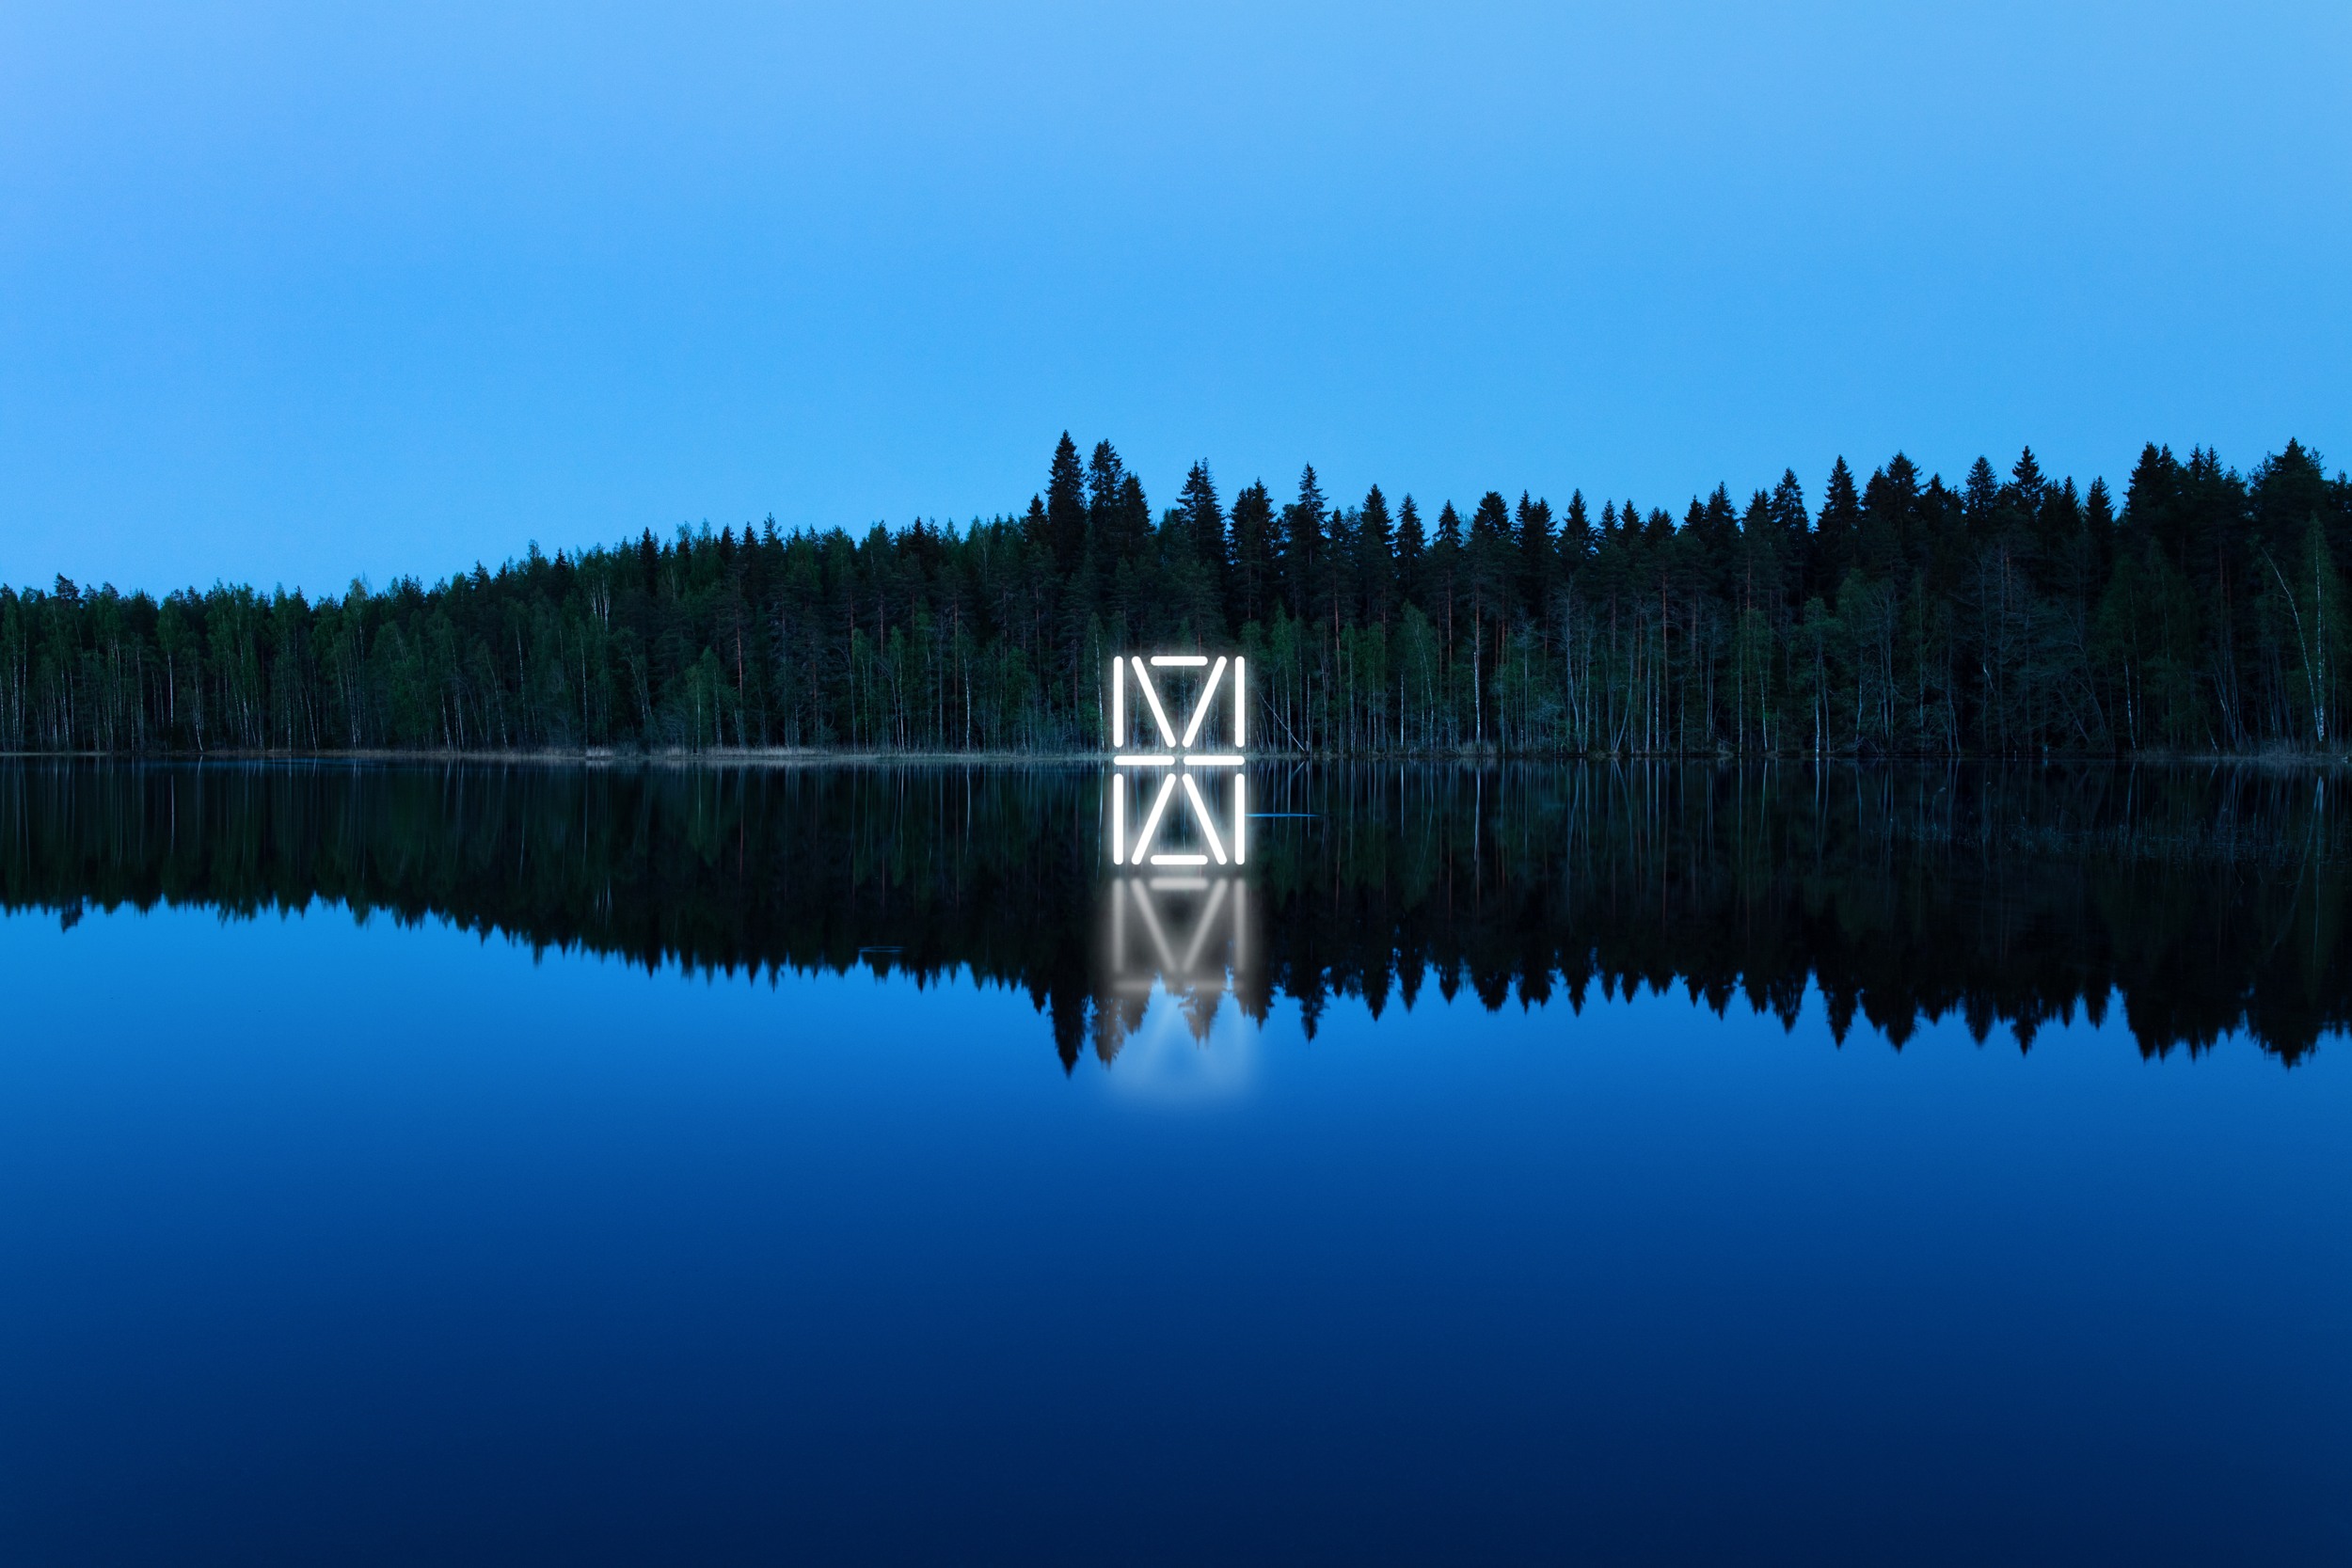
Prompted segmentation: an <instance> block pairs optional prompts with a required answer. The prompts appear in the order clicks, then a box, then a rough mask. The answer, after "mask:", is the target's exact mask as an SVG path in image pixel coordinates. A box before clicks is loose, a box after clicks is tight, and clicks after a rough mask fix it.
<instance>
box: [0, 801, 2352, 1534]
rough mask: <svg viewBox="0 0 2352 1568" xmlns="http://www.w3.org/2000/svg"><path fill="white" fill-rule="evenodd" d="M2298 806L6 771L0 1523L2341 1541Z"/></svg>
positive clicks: (2342, 1490) (2344, 925)
mask: <svg viewBox="0 0 2352 1568" xmlns="http://www.w3.org/2000/svg"><path fill="white" fill-rule="evenodd" d="M2340 798H2341V791H2340V790H2338V789H2337V788H2336V787H2335V786H2334V785H2331V784H2326V783H2323V782H2322V781H2320V780H2317V779H2315V778H2313V777H2312V776H2311V775H2308V774H2291V773H2278V774H2272V773H2245V772H2241V773H2227V772H2224V773H2214V772H2185V771H2183V772H2162V771H2150V770H2146V769H2141V770H2128V769H2090V770H2063V771H2061V770H1991V769H1948V768H1934V769H1930V770H1901V769H1885V770H1868V769H1864V770H1855V769H1851V768H1831V769H1828V770H1823V771H1816V770H1813V769H1810V768H1782V769H1780V770H1778V771H1774V772H1759V771H1756V770H1748V771H1744V772H1743V771H1738V770H1718V769H1713V768H1657V769H1637V770H1624V769H1612V768H1581V769H1573V770H1565V771H1563V770H1558V769H1543V770H1526V771H1515V770H1508V769H1505V770H1500V771H1497V770H1489V771H1486V772H1483V773H1480V772H1472V771H1454V770H1437V769H1425V770H1412V769H1407V770H1404V771H1399V770H1396V769H1383V770H1347V769H1341V768H1330V769H1321V770H1296V771H1290V770H1261V771H1259V772H1256V773H1253V775H1252V799H1253V801H1254V803H1255V805H1256V807H1257V809H1258V810H1259V811H1260V812H1261V813H1263V815H1262V816H1257V817H1254V818H1253V819H1252V820H1251V822H1250V824H1249V830H1250V835H1251V842H1250V847H1249V860H1248V867H1247V868H1246V870H1245V871H1243V872H1241V873H1239V874H1234V873H1232V872H1221V871H1218V870H1217V869H1216V868H1215V867H1210V868H1206V869H1204V870H1203V871H1201V872H1200V873H1191V872H1185V873H1181V874H1180V873H1175V872H1170V873H1168V874H1166V875H1163V874H1161V873H1159V872H1156V871H1154V872H1152V873H1150V874H1130V875H1126V876H1122V877H1114V876H1113V875H1111V873H1110V868H1109V867H1108V866H1107V864H1105V861H1106V859H1107V856H1106V852H1105V847H1104V841H1103V829H1102V822H1103V802H1102V794H1101V783H1100V780H1099V779H1098V778H1097V776H1096V775H1094V774H1093V773H1091V772H1089V771H1088V770H1085V769H1061V770H1050V769H1047V770H1036V771H993V772H991V771H965V770H922V769H902V770H877V769H843V770H801V771H784V770H779V771H751V772H722V771H694V770H660V769H653V770H612V771H596V772H582V771H575V770H564V769H534V768H526V769H515V770H497V769H483V768H466V769H442V768H409V769H390V768H385V769H348V768H260V767H255V768H202V769H199V768H145V769H139V768H95V767H88V768H69V767H62V766H56V767H34V766H17V767H12V768H8V769H6V770H0V901H4V902H5V905H6V907H7V908H8V911H10V912H9V914H8V918H6V919H5V920H0V965H5V969H4V970H0V973H4V974H5V977H6V981H7V987H8V1001H9V1006H8V1011H7V1014H6V1015H5V1017H6V1022H4V1023H0V1561H7V1562H9V1563H20V1562H21V1563H82V1562H148V1561H172V1562H222V1563H230V1562H234V1563H260V1562H326V1561H335V1562H378V1561H380V1562H449V1561H500V1562H504V1561H518V1560H539V1561H561V1562H596V1561H616V1562H620V1561H626V1562H644V1561H678V1562H685V1561H696V1562H700V1561H761V1562H767V1561H777V1560H808V1561H834V1560H905V1561H959V1560H1015V1561H1024V1562H1026V1561H1038V1560H1047V1561H1059V1560H1068V1561H1089V1562H1091V1561H1122V1560H1124V1561H1198V1560H1211V1559H1216V1560H1279V1561H1292V1560H1327V1561H1349V1562H1362V1561H1409V1562H1423V1561H1530V1560H1532V1561H1556V1560H1664V1561H1692V1560H1697V1561H1716V1560H1789V1561H1808V1562H1811V1561H1886V1560H1916V1561H1949V1562H1981V1561H1985V1560H2007V1561H2020V1560H2026V1561H2067V1562H2074V1561H2088V1560H2118V1561H2122V1560H2128V1561H2135V1562H2149V1561H2179V1562H2206V1561H2213V1560H2233V1561H2280V1562H2340V1561H2344V1560H2352V1501H2348V1500H2347V1499H2352V1486H2348V1485H2347V1484H2346V1482H2345V1480H2344V1478H2345V1475H2346V1473H2347V1462H2352V1318H2348V1317H2347V1308H2352V1185H2348V1184H2347V1181H2348V1179H2352V1119H2348V1113H2352V1076H2347V1063H2348V1062H2352V1049H2347V1046H2346V1043H2345V1041H2344V1039H2343V1037H2342V1034H2341V1031H2342V1030H2343V1028H2344V1024H2345V1022H2346V1021H2347V1019H2348V1018H2352V954H2347V952H2346V951H2345V945H2346V940H2347V932H2348V931H2352V921H2347V918H2346V917H2347V916H2352V821H2348V820H2347V819H2346V814H2345V812H2344V810H2343V808H2342V806H2341V804H2340ZM1196 882H1197V884H1198V885H1189V886H1188V885H1182V884H1185V883H1196ZM1155 883H1156V884H1159V885H1154V884H1155ZM355 913H356V914H357V915H358V918H357V919H355V918H354V916H355Z"/></svg>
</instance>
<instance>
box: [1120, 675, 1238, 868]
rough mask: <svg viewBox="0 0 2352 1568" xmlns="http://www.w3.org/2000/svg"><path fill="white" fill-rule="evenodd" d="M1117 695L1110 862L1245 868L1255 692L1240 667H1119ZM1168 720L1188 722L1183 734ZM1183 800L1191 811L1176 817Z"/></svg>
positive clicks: (1180, 813) (1186, 809)
mask: <svg viewBox="0 0 2352 1568" xmlns="http://www.w3.org/2000/svg"><path fill="white" fill-rule="evenodd" d="M1195 681H1198V682H1199V686H1198V689H1194V687H1193V683H1194V682H1195ZM1163 683H1166V685H1167V686H1168V691H1167V693H1166V694H1165V695H1164V694H1163V693H1162V691H1161V689H1160V688H1161V685H1162V684H1163ZM1110 688H1111V689H1110V697H1111V727H1110V735H1111V746H1112V753H1111V767H1112V772H1111V820H1110V842H1111V863H1112V864H1113V865H1153V866H1183V865H1200V866H1205V865H1210V864H1216V865H1242V864H1245V863H1247V861H1248V853H1249V839H1248V817H1249V808H1248V789H1249V785H1248V781H1247V780H1246V779H1245V778H1244V777H1243V772H1242V756H1243V748H1244V746H1245V745H1246V744H1247V743H1248V732H1247V729H1246V727H1245V726H1246V725H1247V723H1248V719H1247V714H1248V685H1247V677H1246V674H1245V672H1244V670H1243V667H1242V660H1241V659H1240V658H1238V657H1234V658H1226V657H1217V658H1216V659H1214V660H1213V659H1211V658H1210V657H1209V656H1208V655H1206V654H1154V655H1152V657H1149V658H1145V657H1141V656H1136V657H1127V658H1115V659H1113V660H1111V678H1110ZM1131 693H1132V695H1131ZM1171 699H1172V700H1171ZM1220 705H1222V706H1224V708H1225V712H1224V714H1223V716H1222V720H1221V721H1219V716H1218V711H1217V710H1218V708H1219V707H1220ZM1171 712H1175V713H1181V714H1184V715H1186V717H1185V720H1184V728H1183V729H1182V730H1181V731H1180V730H1178V729H1177V727H1176V724H1175V721H1173V720H1172V719H1171V718H1170V717H1169V715H1170V713H1171ZM1137 731H1141V732H1142V734H1141V737H1140V743H1138V736H1137V733H1136V732H1137ZM1229 737H1230V741H1229ZM1131 779H1132V781H1133V785H1134V787H1133V790H1132V792H1131V791H1130V788H1129V784H1130V780H1131ZM1131 794H1132V799H1131ZM1180 797H1181V798H1182V799H1183V801H1184V809H1183V810H1182V811H1179V812H1171V811H1170V810H1169V808H1170V807H1171V806H1173V805H1174V804H1175V802H1176V801H1177V800H1178V799H1179V798H1180ZM1130 823H1133V824H1134V831H1133V832H1129V824H1130ZM1187 830H1189V831H1187ZM1164 846H1165V847H1164Z"/></svg>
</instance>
